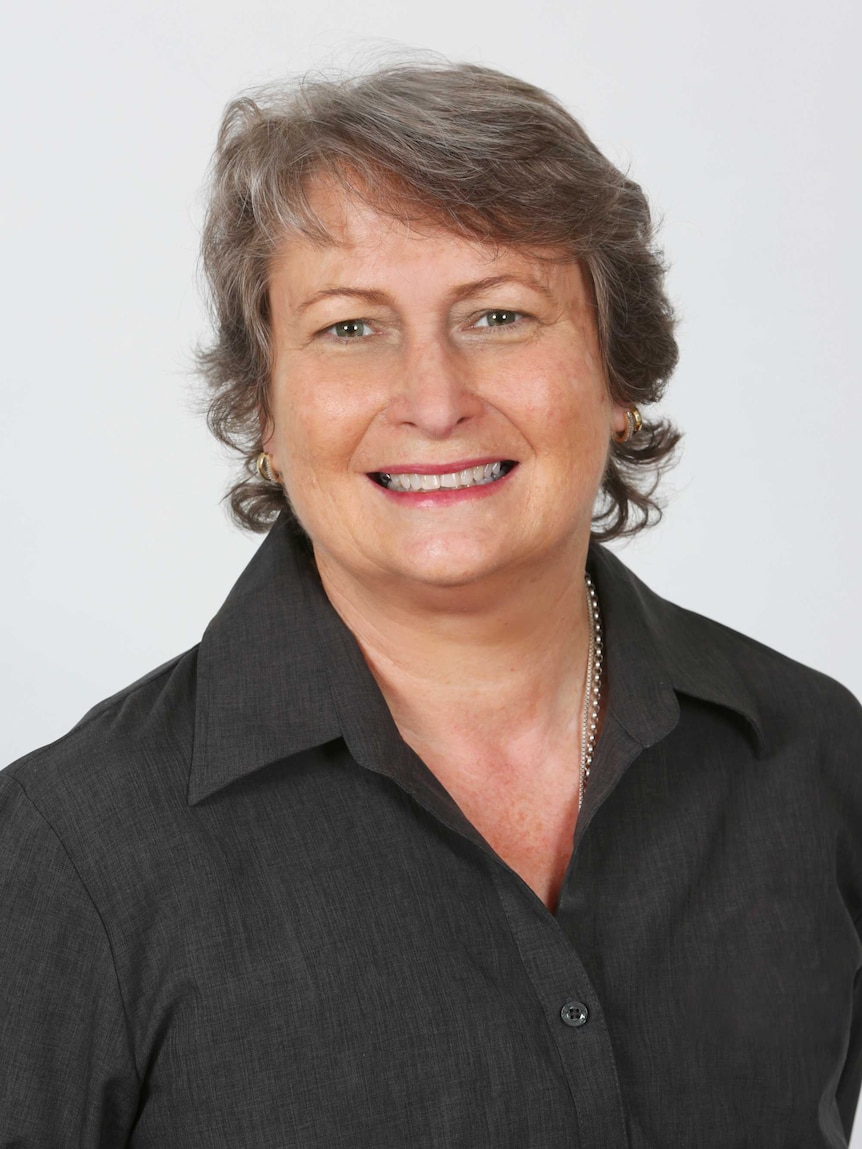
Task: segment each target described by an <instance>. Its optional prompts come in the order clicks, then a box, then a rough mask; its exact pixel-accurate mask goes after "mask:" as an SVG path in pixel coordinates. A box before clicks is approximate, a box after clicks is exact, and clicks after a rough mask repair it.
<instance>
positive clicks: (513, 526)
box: [264, 185, 625, 587]
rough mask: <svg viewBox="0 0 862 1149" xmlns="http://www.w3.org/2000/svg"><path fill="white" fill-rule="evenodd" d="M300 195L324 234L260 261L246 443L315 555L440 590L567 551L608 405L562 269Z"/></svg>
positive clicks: (586, 519)
mask: <svg viewBox="0 0 862 1149" xmlns="http://www.w3.org/2000/svg"><path fill="white" fill-rule="evenodd" d="M314 203H315V207H316V209H317V210H318V212H319V213H320V215H321V217H322V218H323V220H324V222H325V223H326V225H327V228H328V230H329V232H330V234H331V235H332V236H333V237H334V238H335V240H336V242H335V243H334V244H332V245H326V246H321V245H319V244H315V243H313V242H311V241H310V240H307V239H304V238H297V237H289V238H288V239H287V240H286V241H285V242H284V245H283V247H282V249H281V251H280V252H279V254H278V257H277V259H276V260H275V261H274V263H273V269H272V276H271V282H270V304H271V318H272V330H273V339H274V348H275V363H274V369H273V374H272V384H271V409H272V419H271V422H270V425H269V427H268V428H266V429H265V442H264V446H265V449H266V450H268V451H269V452H270V454H271V456H272V459H273V464H274V466H275V468H276V470H277V471H278V472H280V474H281V476H282V480H283V482H284V485H285V489H286V491H287V495H288V498H289V499H290V502H291V505H292V506H293V508H294V510H295V512H296V514H297V516H298V517H299V520H300V522H301V523H302V525H303V526H304V528H305V530H306V531H307V533H308V534H309V535H310V537H311V539H312V542H313V544H314V548H315V552H316V554H317V557H318V562H319V563H321V562H322V563H323V564H324V565H325V566H326V569H327V571H328V572H329V573H330V574H332V573H333V572H335V571H338V572H340V573H341V574H342V575H346V576H348V577H352V578H358V579H360V580H363V581H367V580H375V581H376V583H377V584H378V585H379V584H380V581H381V580H386V581H391V580H393V579H395V580H398V581H399V584H400V585H401V586H402V587H403V586H406V585H408V584H412V585H414V586H417V587H418V585H419V584H422V585H423V586H425V587H430V586H448V587H453V586H459V585H464V584H468V583H475V582H476V581H477V580H481V579H487V578H489V577H493V576H498V575H501V574H503V575H505V574H506V573H510V574H512V575H514V576H517V577H519V578H523V577H524V576H525V575H526V576H527V577H529V574H530V572H531V571H536V570H538V569H539V567H540V566H541V565H542V564H547V563H549V562H553V561H554V560H555V559H556V560H561V561H564V562H571V561H572V559H573V557H576V556H578V555H580V556H581V557H582V555H583V553H584V551H585V549H586V545H587V541H588V539H589V532H590V523H591V517H592V509H593V503H594V500H595V497H596V493H597V490H598V487H599V484H600V482H601V478H602V474H603V472H604V467H605V460H606V456H607V451H608V444H609V440H610V436H611V434H612V432H613V430H615V429H621V428H622V427H623V426H624V422H625V419H624V409H623V408H618V407H614V406H613V405H612V404H611V402H610V401H609V399H608V396H607V388H606V383H605V378H604V374H603V369H602V363H601V357H600V353H599V347H598V340H597V336H596V330H595V323H594V309H593V306H592V303H591V299H590V293H589V291H588V289H587V286H586V283H585V281H584V277H583V275H582V273H581V271H580V268H579V267H578V266H577V265H574V264H565V265H561V264H554V263H544V262H540V261H538V260H537V259H535V258H534V257H532V256H531V255H529V254H526V253H524V252H523V251H517V250H511V249H506V248H495V247H492V246H490V245H485V244H481V243H477V242H472V241H469V240H466V239H463V238H461V237H458V236H456V235H453V234H452V233H450V232H447V231H443V230H436V229H432V228H430V227H423V228H419V227H417V226H415V225H413V226H408V225H406V224H403V223H400V222H398V221H395V220H393V219H391V218H389V217H387V216H383V215H380V214H378V213H377V212H375V211H374V210H372V209H371V208H369V207H368V206H367V205H365V204H363V203H362V202H361V201H355V200H350V199H347V198H345V196H344V193H343V192H338V191H336V190H335V189H333V188H329V187H327V186H325V185H320V186H318V188H317V189H316V194H315V197H314ZM477 479H478V480H479V482H478V483H477ZM488 480H490V481H488ZM405 488H409V489H405ZM569 569H571V567H570V568H569ZM405 580H407V581H406V582H405Z"/></svg>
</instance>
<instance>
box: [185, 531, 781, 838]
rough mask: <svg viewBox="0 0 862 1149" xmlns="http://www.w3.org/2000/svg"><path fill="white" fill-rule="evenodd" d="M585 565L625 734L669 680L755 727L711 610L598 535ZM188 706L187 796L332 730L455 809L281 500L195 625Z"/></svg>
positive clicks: (653, 723) (662, 722) (666, 727)
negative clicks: (230, 583)
mask: <svg viewBox="0 0 862 1149" xmlns="http://www.w3.org/2000/svg"><path fill="white" fill-rule="evenodd" d="M588 565H589V569H590V571H591V573H592V575H593V578H594V580H595V583H596V589H597V593H598V596H599V602H600V604H601V608H602V614H603V618H604V623H605V631H606V644H605V649H606V658H607V666H608V676H609V681H610V682H611V690H610V698H611V706H612V710H613V713H614V716H615V717H616V718H617V720H618V721H619V722H620V723H621V724H622V725H623V727H624V728H625V729H626V730H627V731H628V733H629V734H630V735H631V737H632V738H634V739H635V740H636V741H637V742H639V743H640V744H641V745H643V746H649V745H652V744H653V743H654V742H656V741H658V740H659V739H660V738H662V737H664V736H665V734H667V733H668V732H669V731H670V730H671V729H672V728H673V726H674V725H676V722H677V720H678V717H679V704H678V701H677V698H676V694H675V690H679V691H682V692H683V693H688V694H691V695H693V696H694V697H696V698H700V699H703V700H704V701H707V702H712V703H716V704H718V705H722V706H725V707H729V708H730V709H732V710H735V711H736V712H737V713H739V714H741V715H742V716H743V717H744V718H745V719H747V721H748V722H749V723H750V725H751V727H752V728H753V730H754V732H755V734H756V735H757V736H758V737H759V736H760V725H759V722H758V717H757V709H756V706H755V703H754V699H753V696H752V694H751V692H750V690H749V688H748V687H747V685H746V683H745V681H744V680H743V679H742V677H741V676H740V674H739V673H738V671H737V670H736V669H735V667H734V665H733V662H732V661H731V659H730V658H729V657H728V656H727V654H726V652H725V650H724V649H723V645H722V644H721V643H719V644H718V645H716V644H715V643H713V642H707V641H705V639H706V637H707V636H706V635H705V634H703V633H701V630H702V629H703V627H714V626H715V624H710V623H707V621H706V620H705V619H699V618H698V616H696V615H691V614H690V613H689V612H686V611H681V610H679V608H677V607H674V606H673V605H672V604H671V603H668V602H666V601H665V600H663V599H661V598H659V597H658V595H655V594H653V592H652V591H650V590H649V589H648V588H647V587H646V586H644V584H643V583H642V582H641V581H640V580H639V579H638V578H637V577H636V576H635V575H634V574H632V572H631V571H629V570H628V568H627V567H626V566H624V564H623V563H622V562H621V561H620V560H619V559H618V558H617V557H616V556H615V555H613V554H612V553H611V552H610V551H608V550H606V549H605V548H603V547H600V546H597V545H595V544H594V545H592V546H591V547H590V557H589V564H588ZM692 620H694V621H692ZM699 624H703V627H701V626H700V625H699ZM717 629H718V630H719V631H721V630H722V628H717ZM195 706H196V712H195V739H194V749H193V752H192V763H191V771H190V776H189V787H188V802H189V804H190V805H194V804H195V803H197V802H200V801H202V800H203V799H204V798H206V797H208V796H209V795H211V794H214V793H215V792H216V791H218V790H221V789H223V788H224V787H225V786H228V785H230V784H231V783H232V782H235V781H237V780H238V779H240V778H242V777H244V776H245V775H247V774H250V773H252V772H253V771H255V770H257V769H259V768H261V767H262V766H265V765H268V764H270V763H273V762H276V761H279V760H281V759H285V758H289V757H291V756H293V755H295V754H299V753H301V752H302V751H305V750H309V749H311V748H312V747H316V746H320V745H322V744H323V743H326V742H330V741H333V740H335V739H338V738H344V740H345V742H346V744H347V746H348V749H349V750H350V753H351V755H352V756H353V758H354V759H355V760H356V761H357V762H359V764H360V765H363V766H367V767H369V768H371V769H375V770H378V771H379V772H381V773H386V774H389V775H391V776H392V777H394V778H396V780H398V781H399V782H401V784H402V785H404V786H405V787H406V788H407V789H408V790H410V791H411V792H414V793H417V796H419V797H422V796H423V793H422V792H423V791H424V792H426V794H428V796H430V793H429V792H431V791H433V800H434V801H435V802H436V803H437V804H438V806H439V805H440V803H441V802H442V803H444V804H446V803H448V804H451V805H452V806H453V810H452V816H453V818H458V817H459V813H458V811H457V807H455V806H454V803H452V801H451V799H449V797H448V795H447V794H446V791H445V790H444V789H443V788H442V787H441V786H440V785H439V784H438V783H437V782H436V779H435V778H434V777H433V775H432V774H431V772H430V771H428V770H427V769H426V770H422V769H421V764H419V760H418V759H417V757H416V755H415V754H414V753H413V751H412V750H411V749H410V748H409V747H408V746H406V744H405V743H404V742H403V740H402V739H401V738H400V736H399V734H398V731H397V728H396V726H395V723H394V721H393V719H392V716H391V714H390V712H389V709H388V707H387V705H386V702H385V700H384V698H383V696H382V694H381V692H380V689H379V688H378V686H377V683H376V682H375V680H374V677H373V675H372V674H371V671H370V670H369V668H368V666H367V664H366V662H365V659H364V658H363V656H362V652H361V650H360V648H359V646H358V644H357V642H356V640H355V639H354V637H353V635H352V634H351V633H350V631H349V630H348V629H347V627H346V626H345V625H344V623H343V622H342V621H341V619H340V618H339V616H338V615H337V613H336V611H335V610H334V609H333V607H332V606H331V604H330V602H329V600H328V599H327V597H326V594H325V592H324V590H323V587H322V586H321V583H320V579H319V577H318V575H317V571H316V568H315V565H314V558H313V555H312V553H311V548H310V546H309V545H308V543H307V541H306V540H305V539H304V538H303V537H301V536H300V535H299V534H298V532H297V531H296V530H295V528H292V527H291V524H290V520H289V518H288V516H287V515H286V514H282V515H281V516H280V518H279V519H278V521H277V522H276V523H275V525H274V527H273V528H272V530H271V531H270V533H269V535H268V536H267V538H266V539H265V540H264V542H263V544H262V545H261V547H260V548H259V550H258V551H257V553H256V554H255V555H254V557H253V558H252V560H251V562H250V563H249V565H248V566H247V567H246V569H245V570H244V571H243V573H242V575H241V576H240V578H239V580H238V581H237V583H236V585H235V586H234V588H233V590H232V591H231V593H230V595H229V596H228V598H227V600H226V601H225V603H224V605H223V606H222V608H221V610H220V611H219V612H218V614H217V615H216V616H215V618H214V619H213V620H212V622H211V623H210V625H209V626H208V627H207V629H206V632H205V633H204V636H203V639H202V641H201V644H200V648H199V650H198V662H197V693H196V703H195Z"/></svg>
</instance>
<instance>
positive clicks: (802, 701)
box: [591, 547, 862, 754]
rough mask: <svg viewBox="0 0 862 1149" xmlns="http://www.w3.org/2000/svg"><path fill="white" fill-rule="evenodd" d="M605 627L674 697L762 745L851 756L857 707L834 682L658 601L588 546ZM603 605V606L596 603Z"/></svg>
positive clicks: (615, 561) (606, 554)
mask: <svg viewBox="0 0 862 1149" xmlns="http://www.w3.org/2000/svg"><path fill="white" fill-rule="evenodd" d="M591 561H592V562H593V563H594V564H596V566H597V568H598V571H597V573H598V574H599V575H600V576H601V578H602V582H603V585H604V588H605V590H606V592H607V596H608V598H609V599H610V605H611V608H612V612H613V616H614V617H612V619H611V622H612V623H616V625H617V626H618V627H621V628H629V629H630V630H631V631H632V633H633V634H634V635H635V639H634V644H635V645H638V646H639V647H640V648H647V649H648V650H649V653H650V657H651V658H652V659H653V660H654V662H655V664H656V666H658V667H659V668H660V669H659V673H662V674H664V675H667V677H668V678H669V679H670V681H671V682H672V684H673V686H674V688H675V689H676V690H677V691H678V692H679V693H681V694H688V695H690V696H692V697H695V698H699V699H702V700H704V701H708V702H716V703H719V704H723V705H728V706H730V707H732V708H734V709H736V710H738V711H739V712H741V713H742V714H744V715H745V716H746V717H747V718H748V719H749V720H750V721H751V723H752V725H754V726H755V727H756V729H757V731H758V735H759V737H760V739H761V742H762V743H763V744H765V745H766V746H769V745H773V746H774V745H776V744H786V742H787V740H788V739H795V740H799V739H804V740H808V741H811V740H816V741H817V742H819V743H820V744H821V745H830V746H835V745H836V744H841V745H843V746H844V747H845V748H847V749H852V751H853V752H854V753H855V754H858V753H859V747H860V746H862V706H860V704H859V702H858V701H857V699H856V698H855V697H854V695H853V694H852V693H851V692H850V691H849V690H847V688H846V687H844V686H843V685H842V684H841V683H839V682H837V681H836V680H835V679H834V678H832V677H830V676H829V675H827V674H824V673H822V672H821V671H818V670H814V669H813V668H812V667H810V666H806V665H804V664H803V663H801V662H798V661H796V660H795V659H793V658H790V657H788V656H787V655H786V654H783V653H781V652H780V651H778V650H775V649H773V648H772V647H769V646H767V645H765V644H764V643H762V642H759V641H758V640H757V639H755V638H752V637H750V636H749V635H746V634H743V633H741V632H739V631H738V630H734V629H733V628H732V627H730V626H726V625H725V624H723V623H721V622H718V621H716V620H715V619H713V618H708V617H706V616H704V615H702V614H699V613H697V612H696V611H693V610H689V609H687V608H685V607H682V606H678V605H677V604H676V603H673V602H670V601H669V600H668V599H665V598H663V597H662V596H661V595H659V594H657V593H656V592H655V591H653V590H652V589H650V588H649V587H648V586H647V585H646V584H645V583H644V582H642V581H641V579H639V578H638V577H637V575H635V574H634V573H633V572H632V571H631V570H630V569H629V568H628V567H627V566H626V565H625V564H624V563H623V562H622V561H621V560H620V559H619V558H618V557H617V556H616V555H615V554H613V553H612V552H610V551H608V550H607V549H606V548H604V547H594V548H593V549H592V551H591ZM603 605H604V600H603Z"/></svg>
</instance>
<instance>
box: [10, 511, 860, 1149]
mask: <svg viewBox="0 0 862 1149" xmlns="http://www.w3.org/2000/svg"><path fill="white" fill-rule="evenodd" d="M588 566H589V570H590V572H591V574H592V576H593V579H594V581H595V584H596V588H597V592H598V597H599V601H600V603H601V608H602V612H603V620H604V627H605V635H606V654H605V657H606V665H607V672H608V705H607V712H606V716H605V719H604V723H603V727H602V731H601V735H600V738H599V741H598V745H597V749H596V755H595V759H594V764H593V768H592V774H591V778H590V784H589V786H588V788H587V790H586V795H585V800H584V805H583V807H582V810H581V813H580V817H579V819H578V823H577V829H576V832H575V835H574V840H573V850H572V855H571V860H570V862H569V865H568V869H567V871H566V874H565V878H564V881H563V884H562V888H561V891H560V895H559V903H558V906H557V908H556V912H554V913H552V912H550V911H549V910H548V909H547V908H546V906H545V905H544V904H543V903H542V901H541V900H540V899H539V898H538V897H537V896H536V894H535V893H534V892H533V891H532V890H531V889H530V888H529V886H527V884H526V883H525V882H524V881H523V880H522V879H521V878H520V877H519V876H518V875H517V874H516V873H515V872H514V871H513V870H512V869H511V868H510V867H509V866H508V865H507V864H506V862H505V861H504V860H503V859H501V858H500V857H499V856H498V855H497V854H496V853H495V851H494V850H493V849H492V848H491V846H490V845H489V844H488V843H487V842H486V841H485V840H484V838H483V837H482V835H481V834H480V833H479V832H478V831H477V830H476V829H475V827H474V826H473V825H472V824H471V823H470V821H469V820H468V819H467V818H466V816H465V815H464V813H463V812H462V811H461V810H460V808H459V806H458V804H457V803H456V802H455V800H454V799H453V798H452V797H451V796H450V794H449V793H448V792H447V791H446V789H445V788H444V786H443V785H442V784H441V783H440V781H439V780H438V779H437V777H436V776H435V775H434V774H433V773H432V772H431V771H430V770H429V769H428V768H427V766H426V765H425V764H424V763H423V762H422V761H421V760H420V759H419V758H418V757H417V755H416V754H415V753H414V752H413V751H412V750H411V749H410V748H409V747H408V746H407V745H406V743H405V742H404V741H403V740H402V738H401V737H400V735H399V732H398V729H397V727H396V726H395V723H394V721H393V719H392V717H391V715H390V712H389V710H388V708H387V706H386V703H385V700H384V698H383V696H382V695H381V693H380V690H379V688H378V686H377V684H376V682H375V680H374V678H373V676H372V674H371V673H370V671H369V668H368V666H367V665H366V663H365V661H364V659H363V656H362V653H361V651H360V649H359V647H358V645H357V643H356V641H355V639H354V637H353V635H352V634H351V633H350V631H349V630H348V629H347V628H346V627H345V626H344V624H343V623H342V622H341V620H340V618H339V617H338V615H337V614H336V613H335V611H334V610H333V608H332V606H331V605H330V603H329V601H328V599H327V597H326V595H325V593H324V591H323V588H322V586H321V584H320V581H319V578H318V576H317V573H316V570H315V567H314V563H313V558H312V557H311V556H310V553H309V551H308V549H307V547H306V546H304V545H303V542H302V540H300V539H299V538H297V537H296V536H295V535H294V534H293V533H292V531H291V529H290V527H289V524H288V523H287V521H286V520H285V519H284V518H282V519H281V520H279V522H278V523H277V524H276V526H275V527H274V528H273V530H272V531H271V532H270V534H269V536H268V538H267V539H266V541H265V542H264V544H263V545H262V547H261V548H260V550H259V551H258V552H257V554H256V555H255V557H254V559H253V560H252V562H251V564H250V565H249V567H248V568H247V569H246V571H245V572H244V574H243V575H242V577H241V578H240V580H239V582H238V583H237V585H236V587H235V588H234V590H233V592H232V593H231V595H230V597H229V598H228V599H227V601H226V603H225V605H224V606H223V608H222V609H221V611H220V612H219V614H218V615H217V616H216V618H215V619H214V620H213V622H212V623H211V625H210V626H209V628H208V629H207V631H206V633H205V635H204V637H203V640H202V642H201V643H200V645H199V646H198V647H196V648H195V649H193V650H191V651H189V652H187V653H185V654H183V655H181V656H180V657H179V658H177V659H174V660H173V661H172V662H170V663H168V664H167V665H166V666H163V667H161V668H160V669H159V670H156V671H154V672H153V673H152V674H150V675H148V676H147V677H145V678H143V679H141V680H140V681H139V682H137V683H136V684H135V685H133V686H131V687H129V688H128V689H126V690H124V691H122V692H121V693H120V694H118V695H116V696H115V697H113V698H111V699H108V700H107V701H106V702H103V703H102V704H100V705H99V706H97V707H96V708H95V709H94V710H92V711H91V712H90V713H89V714H88V715H87V716H86V717H85V718H84V719H83V720H82V721H81V722H80V723H79V724H78V725H77V726H76V727H75V728H74V729H73V730H72V731H71V732H70V733H69V734H68V735H66V736H65V737H64V738H62V739H61V740H60V741H59V742H56V743H54V744H53V745H51V746H49V747H47V748H44V749H42V750H39V751H37V752H35V753H34V754H31V755H29V756H27V757H26V758H24V759H22V760H20V761H19V762H17V763H15V764H14V765H13V766H10V767H9V768H7V769H6V770H5V771H3V772H2V773H0V1147H2V1149H11V1147H12V1146H14V1147H15V1149H73V1147H74V1149H115V1147H116V1149H119V1147H121V1146H131V1147H133V1149H240V1147H248V1149H288V1147H296V1149H362V1147H368V1149H387V1147H392V1149H408V1147H409V1149H421V1147H425V1146H427V1147H428V1149H456V1147H457V1149H507V1147H510V1149H563V1147H564V1146H565V1147H566V1149H573V1147H577V1149H600V1147H601V1149H625V1147H631V1149H693V1147H697V1149H731V1147H733V1146H740V1147H742V1146H750V1147H752V1149H770V1147H775V1149H789V1147H791V1146H792V1147H794V1149H803V1147H804V1149H815V1147H821V1146H822V1147H824V1149H825V1147H827V1146H830V1147H833V1149H834V1147H836V1146H842V1145H846V1142H847V1137H848V1136H849V1131H850V1127H851V1123H852V1119H853V1113H854V1109H855V1105H856V1098H857V1094H858V1091H859V1086H860V1077H862V1018H860V989H859V986H860V979H859V978H858V977H857V974H858V971H859V969H860V966H862V945H860V939H859V922H860V917H862V712H860V708H859V706H858V704H857V703H856V702H855V700H854V699H853V698H852V697H851V696H850V695H849V694H848V693H847V692H846V691H845V690H844V689H843V688H842V687H840V686H838V685H837V684H836V683H834V682H833V681H831V680H830V679H828V678H826V677H824V676H822V675H820V674H818V673H815V672H814V671H811V670H808V669H805V668H803V667H801V666H799V665H798V664H796V663H794V662H792V661H790V660H789V659H787V658H785V657H783V656H781V655H779V654H776V653H775V652H773V651H771V650H769V649H767V648H765V647H763V646H761V645H759V644H758V643H756V642H754V641H752V640H750V639H747V638H744V637H742V636H741V635H739V634H736V633H734V632H732V631H730V630H728V629H726V628H724V627H722V626H720V625H718V624H717V623H714V622H710V621H708V620H706V619H704V618H701V617H699V616H697V615H694V614H692V613H690V612H688V611H685V610H682V609H680V608H678V607H676V606H673V605H671V604H670V603H668V602H666V601H664V600H662V599H661V598H659V597H658V596H657V595H655V594H653V593H652V592H651V591H650V590H648V589H647V588H646V587H645V586H644V585H643V584H642V583H641V582H640V581H639V580H638V579H637V578H636V577H635V576H634V575H633V574H632V573H631V572H630V571H628V570H627V569H626V567H625V566H624V565H623V564H622V563H621V562H620V560H619V559H618V558H617V557H615V556H614V555H613V554H612V553H611V552H609V551H608V550H606V549H603V548H602V547H600V546H595V545H594V546H592V547H591V549H590V555H589V563H588ZM577 768H578V764H577V763H575V762H573V763H572V769H573V771H575V770H577Z"/></svg>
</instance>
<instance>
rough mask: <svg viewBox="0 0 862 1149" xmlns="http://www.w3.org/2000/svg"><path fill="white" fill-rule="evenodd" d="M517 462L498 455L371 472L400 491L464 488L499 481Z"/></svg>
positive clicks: (377, 478) (483, 485)
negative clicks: (431, 465)
mask: <svg viewBox="0 0 862 1149" xmlns="http://www.w3.org/2000/svg"><path fill="white" fill-rule="evenodd" d="M515 466H517V463H515V462H514V461H513V460H512V459H495V460H493V461H491V462H485V461H482V462H475V463H471V464H458V463H455V464H453V463H448V464H445V463H444V464H440V465H435V466H433V467H429V466H423V467H422V468H421V469H420V468H417V469H416V470H408V469H406V468H402V467H398V468H395V467H393V468H392V469H391V470H388V471H375V472H372V474H371V478H372V479H374V481H375V482H376V483H379V485H380V486H381V487H385V488H386V489H387V490H389V491H394V492H397V493H399V494H413V493H420V492H433V491H463V490H468V489H469V488H470V487H485V486H489V485H490V484H491V483H496V482H497V481H498V480H499V479H501V478H503V476H504V475H508V474H509V472H510V471H511V470H512V468H513V467H515Z"/></svg>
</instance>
